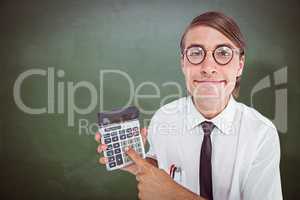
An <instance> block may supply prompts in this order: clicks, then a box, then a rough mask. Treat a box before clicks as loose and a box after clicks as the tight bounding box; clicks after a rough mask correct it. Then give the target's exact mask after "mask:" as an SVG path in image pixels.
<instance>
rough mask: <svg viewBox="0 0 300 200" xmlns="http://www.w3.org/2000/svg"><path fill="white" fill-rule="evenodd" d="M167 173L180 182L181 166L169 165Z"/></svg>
mask: <svg viewBox="0 0 300 200" xmlns="http://www.w3.org/2000/svg"><path fill="white" fill-rule="evenodd" d="M169 175H170V176H171V178H172V179H173V180H174V181H176V182H177V183H181V182H182V170H181V167H178V166H176V165H174V164H173V165H171V166H170V171H169Z"/></svg>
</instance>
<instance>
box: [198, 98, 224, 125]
mask: <svg viewBox="0 0 300 200" xmlns="http://www.w3.org/2000/svg"><path fill="white" fill-rule="evenodd" d="M192 99H193V102H194V105H195V107H196V109H197V110H198V111H199V112H200V113H201V114H202V115H203V116H204V117H205V118H206V119H212V118H214V117H216V116H217V115H218V114H220V113H221V112H222V111H223V110H224V109H225V107H226V106H227V104H228V102H229V99H230V96H229V97H226V98H224V99H207V98H197V99H195V98H194V97H192Z"/></svg>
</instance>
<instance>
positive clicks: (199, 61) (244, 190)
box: [96, 12, 282, 200]
mask: <svg viewBox="0 0 300 200" xmlns="http://www.w3.org/2000/svg"><path fill="white" fill-rule="evenodd" d="M180 47H181V69H182V72H183V74H184V77H185V80H186V87H187V91H188V93H189V96H188V97H185V98H181V99H178V100H176V101H174V102H171V103H169V104H167V105H165V106H163V107H162V108H160V109H159V110H158V111H157V112H156V113H155V115H154V116H153V118H152V120H151V123H150V126H149V134H148V141H149V144H150V149H149V152H148V153H147V156H148V158H147V161H148V162H147V161H145V160H143V159H141V158H140V157H139V156H138V154H136V153H135V152H134V151H133V150H132V149H129V150H128V152H127V154H128V155H129V156H130V157H131V158H132V160H133V161H134V162H135V165H132V166H130V167H127V168H125V170H127V171H129V172H131V173H133V174H134V175H136V178H137V180H138V181H139V184H138V190H139V198H140V199H143V200H144V199H208V200H212V199H214V200H226V199H243V200H248V199H249V200H250V199H264V200H265V199H272V200H277V199H282V192H281V181H280V171H279V162H280V145H279V138H278V134H277V131H276V128H275V126H274V125H273V124H272V123H271V122H270V121H269V120H268V119H266V118H265V117H263V116H262V115H261V114H259V113H258V112H257V111H255V110H254V109H252V108H249V107H247V106H245V105H244V104H241V103H238V102H236V101H235V99H234V97H236V96H237V94H238V90H239V81H240V77H241V75H242V71H243V68H244V62H245V51H244V48H245V42H244V38H243V36H242V34H241V32H240V29H239V27H238V25H237V24H236V23H235V22H234V20H233V19H231V18H229V17H227V16H225V15H224V14H222V13H218V12H207V13H204V14H202V15H199V16H197V17H196V18H194V19H193V21H192V22H191V23H190V24H189V26H188V27H187V29H186V31H185V32H184V34H183V36H182V39H181V43H180ZM233 96H234V97H233ZM143 135H144V136H145V131H143ZM96 139H97V141H99V134H97V135H96ZM103 149H105V146H103V145H101V146H99V148H98V152H101V151H102V150H103ZM100 163H102V164H103V163H106V159H105V158H101V159H100ZM156 166H158V167H159V168H157V167H156Z"/></svg>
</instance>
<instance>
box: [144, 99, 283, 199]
mask: <svg viewBox="0 0 300 200" xmlns="http://www.w3.org/2000/svg"><path fill="white" fill-rule="evenodd" d="M203 121H211V122H213V123H214V124H215V126H216V127H215V128H214V130H213V131H212V133H211V141H212V183H213V197H214V200H227V199H228V200H229V199H230V200H235V199H236V200H238V199H241V200H253V199H259V200H269V199H270V200H280V199H282V191H281V181H280V171H279V162H280V144H279V137H278V134H277V131H276V128H275V126H274V125H273V124H272V122H271V121H270V120H268V119H267V118H265V117H264V116H262V115H261V114H260V113H259V112H257V111H256V110H254V109H253V108H250V107H248V106H246V105H244V104H242V103H238V102H236V101H235V100H234V98H233V97H231V98H230V100H229V102H228V104H227V106H226V108H225V109H224V110H223V111H222V112H221V113H220V114H219V115H217V116H216V117H215V118H213V119H211V120H207V119H205V118H204V117H203V115H201V113H199V112H198V110H197V109H196V108H195V106H194V104H193V101H192V98H191V97H190V96H189V97H184V98H180V99H178V100H176V101H173V102H171V103H169V104H167V105H165V106H163V107H161V108H160V109H159V110H158V111H157V112H156V113H155V114H154V116H153V118H152V120H151V123H150V125H149V129H148V141H149V144H150V149H149V151H148V153H147V156H148V157H152V158H154V159H156V160H157V161H158V166H159V167H160V168H162V169H164V170H165V171H166V172H167V173H169V174H170V170H171V166H172V165H173V166H176V167H177V170H175V171H174V175H173V178H174V180H175V181H176V182H178V183H179V184H181V185H183V186H184V187H186V188H188V189H189V190H191V191H192V192H194V193H197V194H199V193H200V192H199V191H200V188H199V162H200V149H201V144H202V140H203V131H202V128H201V126H200V123H201V122H203ZM171 175H172V174H171Z"/></svg>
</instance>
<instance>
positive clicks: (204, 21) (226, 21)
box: [180, 12, 246, 98]
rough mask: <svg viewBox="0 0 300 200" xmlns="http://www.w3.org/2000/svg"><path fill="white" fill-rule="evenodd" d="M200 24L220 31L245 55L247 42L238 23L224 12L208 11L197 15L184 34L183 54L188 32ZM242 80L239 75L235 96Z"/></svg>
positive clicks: (237, 94)
mask: <svg viewBox="0 0 300 200" xmlns="http://www.w3.org/2000/svg"><path fill="white" fill-rule="evenodd" d="M199 25H205V26H209V27H212V28H214V29H216V30H218V31H220V32H221V33H222V34H224V35H225V36H226V37H227V38H228V39H230V40H231V41H232V42H233V43H234V44H235V45H236V46H237V47H238V48H239V49H240V51H241V52H240V57H241V56H243V55H245V47H246V43H245V39H244V36H243V35H242V33H241V31H240V28H239V26H238V25H237V23H236V22H235V21H234V20H233V19H232V18H230V17H228V16H226V15H225V14H223V13H220V12H206V13H203V14H201V15H198V16H197V17H195V18H194V19H193V20H192V22H191V23H190V24H189V25H188V27H187V28H186V29H185V31H184V33H183V34H182V36H181V40H180V52H181V55H182V56H183V51H184V48H185V36H186V34H187V32H188V31H189V30H190V29H191V28H193V27H195V26H199ZM240 81H241V77H240V76H239V77H237V80H236V84H235V87H234V90H233V91H232V94H233V96H234V97H235V98H237V97H238V96H239V90H240Z"/></svg>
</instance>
